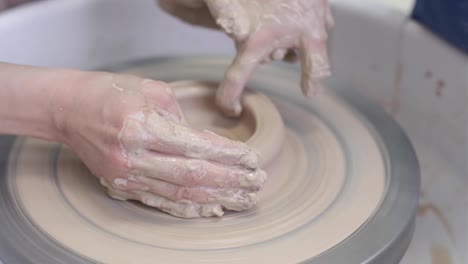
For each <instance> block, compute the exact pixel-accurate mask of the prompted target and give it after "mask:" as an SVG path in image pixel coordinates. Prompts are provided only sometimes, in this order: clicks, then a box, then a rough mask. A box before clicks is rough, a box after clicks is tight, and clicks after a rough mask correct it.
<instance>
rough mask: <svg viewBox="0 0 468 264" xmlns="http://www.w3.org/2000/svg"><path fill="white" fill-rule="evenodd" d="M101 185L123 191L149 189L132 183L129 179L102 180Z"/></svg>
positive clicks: (140, 184) (143, 185)
mask: <svg viewBox="0 0 468 264" xmlns="http://www.w3.org/2000/svg"><path fill="white" fill-rule="evenodd" d="M99 182H100V183H101V185H103V186H104V187H107V188H113V189H117V190H121V191H146V190H148V189H149V187H148V186H147V185H145V184H142V183H138V182H135V181H131V180H129V179H128V178H123V177H122V178H115V179H105V178H100V179H99Z"/></svg>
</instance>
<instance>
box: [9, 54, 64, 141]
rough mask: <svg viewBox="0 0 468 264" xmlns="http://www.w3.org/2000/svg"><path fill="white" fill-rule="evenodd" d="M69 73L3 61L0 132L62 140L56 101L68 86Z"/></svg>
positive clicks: (58, 109) (58, 107) (58, 105)
mask: <svg viewBox="0 0 468 264" xmlns="http://www.w3.org/2000/svg"><path fill="white" fill-rule="evenodd" d="M66 72H71V71H66V70H52V69H46V68H38V67H31V66H22V65H15V64H7V63H0V133H5V134H15V135H23V136H33V137H38V138H42V139H46V140H54V141H63V139H64V137H63V133H62V131H61V127H60V125H61V122H59V120H60V118H58V115H57V113H58V112H60V111H65V107H64V106H60V104H58V103H57V102H59V101H60V100H61V99H60V98H59V97H62V98H63V97H64V96H63V95H64V94H66V92H65V91H64V90H65V89H69V88H68V87H67V85H64V82H63V79H64V77H63V76H67V73H66ZM66 97H72V96H70V95H68V96H66ZM66 97H65V98H66ZM64 104H66V102H64Z"/></svg>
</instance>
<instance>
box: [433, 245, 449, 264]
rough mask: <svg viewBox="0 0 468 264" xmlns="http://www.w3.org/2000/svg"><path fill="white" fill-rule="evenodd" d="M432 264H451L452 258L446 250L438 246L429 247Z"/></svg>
mask: <svg viewBox="0 0 468 264" xmlns="http://www.w3.org/2000/svg"><path fill="white" fill-rule="evenodd" d="M431 259H432V262H431V263H432V264H452V257H451V256H450V253H449V252H448V250H447V248H446V247H444V246H441V245H438V244H432V245H431Z"/></svg>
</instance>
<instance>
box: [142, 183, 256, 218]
mask: <svg viewBox="0 0 468 264" xmlns="http://www.w3.org/2000/svg"><path fill="white" fill-rule="evenodd" d="M136 179H137V180H138V181H139V182H141V183H144V184H146V185H147V186H148V187H149V190H148V192H152V193H154V194H156V195H159V196H162V197H165V198H167V199H170V200H172V201H175V202H180V201H183V200H188V201H193V202H196V203H216V204H220V205H221V206H223V207H224V208H226V209H229V210H234V211H243V210H247V209H250V208H252V206H254V204H255V203H256V193H254V192H249V191H246V190H243V189H216V188H208V187H185V186H181V185H175V184H172V183H169V182H165V181H161V180H157V179H152V178H148V177H145V176H137V177H136Z"/></svg>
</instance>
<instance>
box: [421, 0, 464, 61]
mask: <svg viewBox="0 0 468 264" xmlns="http://www.w3.org/2000/svg"><path fill="white" fill-rule="evenodd" d="M412 17H413V19H414V20H416V21H418V22H420V23H421V24H422V25H424V26H425V27H426V28H428V29H429V30H431V31H432V32H434V34H436V35H438V36H440V37H441V38H443V39H445V40H446V41H447V42H449V43H451V44H452V45H454V46H455V47H457V48H459V49H460V50H462V51H463V52H465V53H468V0H416V5H415V7H414V10H413V14H412Z"/></svg>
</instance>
